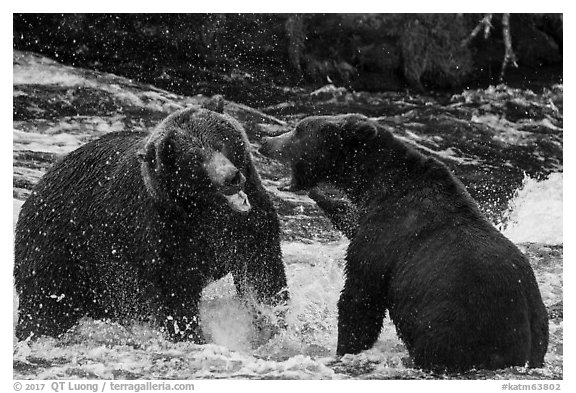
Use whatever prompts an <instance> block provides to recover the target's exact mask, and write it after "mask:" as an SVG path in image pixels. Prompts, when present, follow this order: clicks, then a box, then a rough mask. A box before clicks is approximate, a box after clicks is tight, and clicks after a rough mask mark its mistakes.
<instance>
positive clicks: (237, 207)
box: [222, 190, 252, 213]
mask: <svg viewBox="0 0 576 393" xmlns="http://www.w3.org/2000/svg"><path fill="white" fill-rule="evenodd" d="M222 195H223V196H224V198H226V201H227V202H228V206H229V207H230V208H231V209H232V210H234V211H236V212H240V213H247V212H249V211H250V209H251V208H252V206H251V205H250V201H249V200H248V195H246V193H245V192H244V191H242V190H240V191H238V192H236V193H233V194H227V193H224V192H223V193H222Z"/></svg>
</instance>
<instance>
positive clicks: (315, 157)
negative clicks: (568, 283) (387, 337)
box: [261, 114, 548, 372]
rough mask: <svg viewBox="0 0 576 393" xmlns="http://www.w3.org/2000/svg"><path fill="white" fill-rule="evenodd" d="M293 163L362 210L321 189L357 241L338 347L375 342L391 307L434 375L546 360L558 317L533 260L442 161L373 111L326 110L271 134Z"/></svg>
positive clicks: (341, 350) (303, 183) (296, 179)
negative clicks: (349, 212)
mask: <svg viewBox="0 0 576 393" xmlns="http://www.w3.org/2000/svg"><path fill="white" fill-rule="evenodd" d="M261 152H262V153H263V154H265V155H268V156H270V157H275V158H277V159H280V160H281V161H285V162H287V163H289V164H290V165H291V168H292V180H291V188H292V189H293V190H302V189H312V188H313V187H315V186H316V185H317V184H318V183H319V182H328V183H330V184H332V185H333V186H336V187H338V188H339V189H341V190H342V191H343V192H344V193H345V194H346V195H347V197H348V198H349V199H350V201H351V202H352V203H353V204H354V205H355V207H356V213H355V214H357V217H358V218H357V221H356V222H355V224H353V225H352V224H350V221H345V220H343V219H342V218H341V217H342V212H341V210H342V204H340V203H337V204H335V205H334V206H332V205H331V204H330V199H329V198H326V197H325V196H322V194H320V193H318V192H316V193H315V194H313V195H312V197H313V198H316V199H317V200H318V201H319V203H320V207H322V208H324V209H326V212H327V215H328V216H330V217H331V218H332V219H333V220H334V223H335V226H336V227H338V228H341V229H343V230H344V231H345V233H346V235H347V236H348V237H350V238H351V239H350V240H351V242H350V245H349V248H348V251H347V255H346V266H345V274H346V279H345V284H344V288H343V290H342V293H341V297H340V300H339V302H338V313H339V315H338V346H337V354H338V355H344V354H347V353H351V354H354V353H358V352H360V351H362V350H365V349H368V348H371V347H372V346H373V345H374V343H375V341H376V340H377V338H378V335H379V333H380V330H381V327H382V321H383V319H384V317H385V314H386V310H388V312H389V315H390V318H391V319H392V321H393V322H394V324H395V326H396V329H397V332H398V335H399V336H400V338H401V339H402V340H403V341H404V343H405V344H406V347H407V349H408V351H409V353H410V356H411V357H412V359H413V361H414V364H415V366H417V367H419V368H423V369H426V370H433V371H439V372H443V371H450V372H451V371H464V370H468V369H471V368H489V369H496V368H503V367H507V366H513V365H517V366H524V365H526V364H528V365H529V366H530V367H541V366H542V365H543V362H544V355H545V354H546V350H547V346H548V316H547V312H546V308H545V306H544V304H543V303H542V299H541V295H540V291H539V289H538V285H537V282H536V279H535V277H534V272H533V271H532V268H531V266H530V264H529V262H528V260H527V259H526V257H525V256H524V255H523V254H522V253H521V252H520V251H519V250H518V249H517V248H516V247H515V245H514V244H512V242H510V241H509V240H508V239H507V238H505V237H504V236H503V235H502V234H501V233H500V232H499V231H498V230H497V229H496V228H495V227H494V226H493V225H491V224H490V223H489V222H488V221H487V220H486V218H485V217H484V216H483V215H482V213H481V212H480V211H479V209H478V207H477V205H476V203H475V202H474V201H473V200H472V198H471V197H470V195H469V194H468V193H467V192H466V190H465V188H464V186H463V185H462V183H460V182H459V181H458V180H457V179H456V178H455V177H454V175H453V174H452V173H451V172H450V171H449V169H448V168H447V167H446V166H445V165H444V164H442V163H441V162H440V161H438V160H436V159H434V158H432V157H427V156H424V155H423V154H421V153H419V152H416V151H415V150H413V149H411V148H409V147H407V146H406V145H405V144H404V143H402V142H401V141H399V140H398V139H397V138H395V137H394V136H393V134H392V133H391V132H389V131H388V130H386V129H385V128H384V127H382V126H380V125H379V124H378V123H376V122H374V121H371V120H369V119H368V118H366V117H365V116H362V115H356V114H350V115H339V116H318V117H309V118H306V119H304V120H302V121H301V122H300V123H299V124H298V125H297V126H296V128H295V129H294V130H292V131H290V132H288V133H285V134H283V135H280V136H277V137H273V138H266V139H264V140H263V145H262V148H261Z"/></svg>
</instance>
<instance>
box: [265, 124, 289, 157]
mask: <svg viewBox="0 0 576 393" xmlns="http://www.w3.org/2000/svg"><path fill="white" fill-rule="evenodd" d="M291 135H292V132H287V133H285V134H282V135H278V136H273V137H263V138H262V146H261V147H260V153H262V154H263V155H265V156H266V157H270V158H274V159H276V160H278V161H281V162H284V163H288V162H289V161H290V157H289V154H287V152H286V148H287V147H288V146H289V144H290V143H289V142H290V141H291Z"/></svg>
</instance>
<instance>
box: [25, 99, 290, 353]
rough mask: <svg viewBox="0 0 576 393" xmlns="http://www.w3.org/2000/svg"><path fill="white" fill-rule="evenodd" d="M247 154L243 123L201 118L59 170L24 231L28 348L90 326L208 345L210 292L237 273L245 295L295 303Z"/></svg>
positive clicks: (122, 136) (114, 138)
mask: <svg viewBox="0 0 576 393" xmlns="http://www.w3.org/2000/svg"><path fill="white" fill-rule="evenodd" d="M248 149H249V142H248V140H247V138H246V134H245V132H244V130H243V129H242V127H241V125H240V124H239V123H238V122H237V121H236V120H235V119H233V118H231V117H230V116H228V115H225V114H220V113H217V112H214V111H211V110H208V109H205V108H197V109H193V108H192V109H184V110H180V111H178V112H176V113H173V114H172V115H170V116H168V117H167V118H166V119H164V120H163V121H162V122H161V123H160V124H159V125H158V126H157V127H156V128H155V129H154V130H153V131H152V132H151V133H144V132H115V133H110V134H107V135H105V136H103V137H102V138H100V139H98V140H95V141H93V142H90V143H87V144H86V145H84V146H82V147H80V148H79V149H77V150H75V151H73V152H71V153H70V154H68V155H67V156H66V157H65V158H64V159H63V160H61V161H60V162H58V163H56V164H54V166H53V167H52V168H51V169H50V170H49V171H48V172H47V173H46V174H45V175H44V177H43V178H42V179H41V180H40V182H39V183H38V184H37V186H36V187H35V188H34V190H33V192H32V194H31V195H30V197H29V198H28V200H27V201H26V202H25V203H24V205H23V206H22V210H21V212H20V216H19V219H18V223H17V228H16V235H15V268H14V277H15V285H16V289H17V292H18V295H19V300H20V309H19V321H18V325H17V328H16V335H17V337H18V339H20V340H22V339H26V338H28V337H30V336H31V335H33V336H34V337H38V336H41V335H49V336H58V335H60V334H61V333H64V332H65V331H66V330H67V329H69V328H70V327H71V326H73V325H74V324H75V322H77V321H78V319H80V318H81V317H83V316H88V317H91V318H94V319H111V320H114V321H119V322H121V323H122V322H126V323H128V322H130V321H133V320H147V321H150V322H151V323H154V324H157V325H158V326H160V327H161V329H163V330H165V331H166V332H167V333H168V335H169V336H170V337H171V338H172V339H174V340H193V341H196V342H203V337H202V334H201V329H200V327H199V323H198V322H199V321H198V303H199V300H200V296H201V292H202V289H203V288H204V287H205V286H206V285H207V284H208V283H210V282H211V281H213V280H217V279H219V278H221V277H223V276H224V275H226V274H227V273H232V276H233V279H234V284H235V286H236V289H237V292H238V293H239V294H240V295H247V294H248V293H249V294H250V298H252V299H256V300H257V301H259V302H262V303H264V304H271V305H276V304H281V303H282V302H284V301H286V300H287V298H288V293H287V291H286V275H285V271H284V265H283V263H282V257H281V250H280V237H279V234H280V228H279V221H278V216H277V214H276V211H275V209H274V206H273V205H272V203H271V201H270V199H269V197H268V195H267V193H266V191H265V190H264V188H263V187H262V185H261V182H260V178H259V176H258V174H257V172H256V170H255V168H254V165H253V162H252V157H251V154H250V153H249V150H248Z"/></svg>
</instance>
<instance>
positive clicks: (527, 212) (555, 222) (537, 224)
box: [499, 173, 563, 245]
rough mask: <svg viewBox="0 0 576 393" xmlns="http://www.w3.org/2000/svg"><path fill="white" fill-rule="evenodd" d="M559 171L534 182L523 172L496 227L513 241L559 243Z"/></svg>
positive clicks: (560, 197)
mask: <svg viewBox="0 0 576 393" xmlns="http://www.w3.org/2000/svg"><path fill="white" fill-rule="evenodd" d="M562 186H563V173H552V174H550V176H548V178H547V179H545V180H542V181H538V180H535V179H532V178H530V177H529V176H526V175H524V180H523V181H522V186H521V187H520V188H519V189H518V190H517V191H516V193H515V194H514V197H513V198H512V200H511V201H510V203H509V208H508V212H507V213H506V214H505V218H504V220H503V223H502V224H501V225H500V226H499V227H500V228H499V229H500V230H501V231H502V233H503V234H504V235H505V236H506V237H508V238H509V239H510V240H512V241H513V242H514V243H526V242H531V243H544V244H550V245H561V244H563V230H562V223H563V219H562V213H563V202H562V199H563V197H562Z"/></svg>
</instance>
